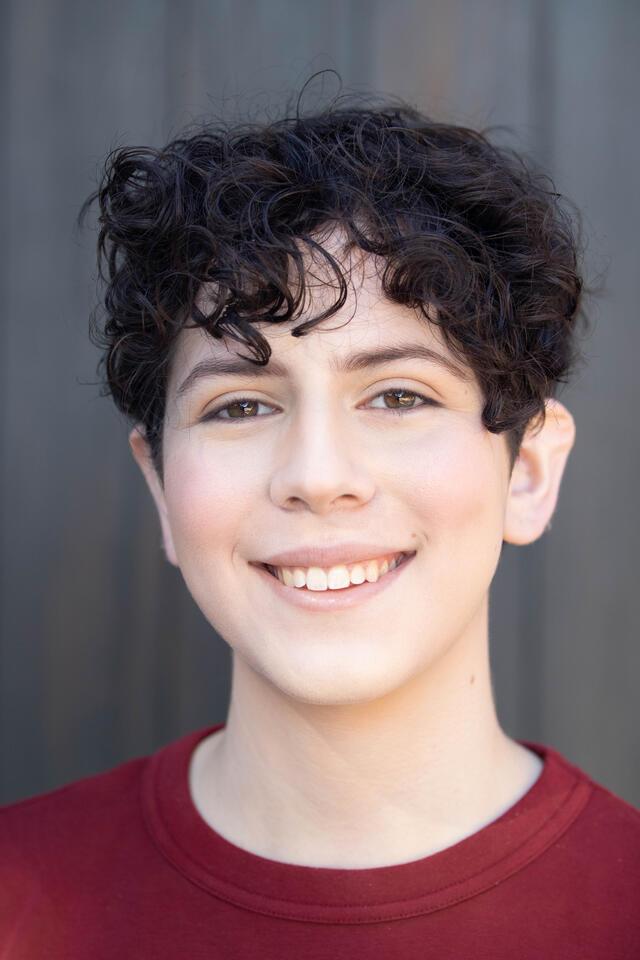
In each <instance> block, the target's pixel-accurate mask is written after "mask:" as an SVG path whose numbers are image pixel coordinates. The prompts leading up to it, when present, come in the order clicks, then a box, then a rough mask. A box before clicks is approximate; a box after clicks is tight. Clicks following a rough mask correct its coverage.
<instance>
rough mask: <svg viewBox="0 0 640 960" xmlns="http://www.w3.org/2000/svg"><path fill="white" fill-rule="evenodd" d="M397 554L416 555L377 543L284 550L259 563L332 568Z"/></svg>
mask: <svg viewBox="0 0 640 960" xmlns="http://www.w3.org/2000/svg"><path fill="white" fill-rule="evenodd" d="M397 553H415V550H405V549H403V548H402V547H385V546H381V545H380V544H377V543H342V544H339V545H337V546H333V547H303V548H300V549H298V550H284V551H283V552H282V553H274V554H272V556H270V557H265V559H264V560H259V561H256V562H258V563H267V564H269V566H271V567H324V568H328V567H332V566H337V565H338V564H345V565H346V564H350V563H358V562H359V561H363V562H365V561H367V560H377V559H378V557H388V556H390V555H392V554H397Z"/></svg>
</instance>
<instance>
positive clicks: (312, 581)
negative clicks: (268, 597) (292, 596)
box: [271, 553, 405, 591]
mask: <svg viewBox="0 0 640 960" xmlns="http://www.w3.org/2000/svg"><path fill="white" fill-rule="evenodd" d="M404 556H405V554H403V553H400V554H396V555H395V556H392V557H384V558H382V559H380V560H368V561H366V562H363V563H354V564H353V565H352V566H346V565H344V564H338V565H337V566H335V567H330V568H329V569H328V570H323V569H322V568H321V567H308V568H307V569H303V568H301V567H271V570H272V571H273V573H275V575H276V576H277V578H278V580H280V582H281V583H283V584H284V585H285V586H287V587H297V588H298V589H301V588H303V587H306V588H307V590H315V591H323V590H344V589H345V588H346V587H349V586H351V584H360V583H364V582H365V580H366V581H367V582H368V583H376V581H377V580H379V579H380V577H382V576H384V574H385V573H388V572H389V571H390V570H395V568H396V567H397V566H398V564H399V562H400V560H401V559H402V558H403V557H404Z"/></svg>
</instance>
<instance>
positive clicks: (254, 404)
mask: <svg viewBox="0 0 640 960" xmlns="http://www.w3.org/2000/svg"><path fill="white" fill-rule="evenodd" d="M380 397H382V398H383V401H384V399H385V398H386V397H392V398H393V400H392V403H395V404H397V406H390V407H389V406H383V407H373V408H372V409H374V410H376V409H377V410H385V411H387V412H388V413H399V414H403V413H410V412H411V411H412V410H415V409H417V407H424V406H434V407H439V406H441V404H440V403H439V402H438V401H437V400H433V399H432V398H431V397H425V396H424V395H423V394H421V393H416V392H415V390H405V389H404V388H403V387H397V388H391V389H389V390H383V391H382V392H381V393H378V394H376V395H375V397H373V400H377V399H378V398H380ZM415 400H419V401H421V402H420V403H418V404H416V403H415V402H414V401H415ZM258 407H271V404H268V403H263V402H262V401H261V400H256V399H255V397H238V398H237V399H235V400H231V401H229V402H228V403H225V404H224V405H223V406H220V407H216V408H215V409H214V410H211V411H210V412H209V413H207V414H206V415H205V416H204V417H202V421H201V422H203V423H204V422H206V421H207V420H255V419H257V409H258ZM271 409H274V408H273V407H272V408H271Z"/></svg>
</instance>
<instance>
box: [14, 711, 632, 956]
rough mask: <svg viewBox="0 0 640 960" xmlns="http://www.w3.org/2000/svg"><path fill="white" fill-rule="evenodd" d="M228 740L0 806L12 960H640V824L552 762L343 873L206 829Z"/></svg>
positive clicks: (198, 735)
mask: <svg viewBox="0 0 640 960" xmlns="http://www.w3.org/2000/svg"><path fill="white" fill-rule="evenodd" d="M220 726H221V724H217V725H216V726H210V727H207V728H206V729H203V730H198V731H195V732H193V733H190V734H189V735H187V736H185V737H182V738H181V739H179V740H176V741H174V742H173V743H170V744H169V745H168V746H166V747H164V748H163V749H161V750H159V751H158V752H157V753H155V754H153V755H152V756H150V757H148V758H142V759H136V760H132V761H129V762H128V763H124V764H122V765H121V766H119V767H116V768H115V769H113V770H110V771H108V772H106V773H103V774H99V775H97V776H93V777H87V778H85V779H83V780H78V781H76V782H74V783H71V784H69V785H68V786H66V787H62V788H60V789H58V790H54V791H52V792H50V793H48V794H43V795H41V796H38V797H33V798H31V799H29V800H23V801H21V802H19V803H14V804H11V805H9V806H5V807H3V808H2V809H0V958H2V960H27V958H28V960H35V958H38V960H63V958H64V960H76V958H83V960H84V958H86V960H101V958H107V957H108V958H118V960H124V958H134V957H135V958H136V960H138V958H140V960H168V958H171V960H205V958H206V960H214V958H225V960H284V958H289V957H291V958H295V960H364V958H377V960H395V958H398V960H413V958H418V957H419V958H421V960H425V958H434V960H449V958H451V960H453V958H455V960H485V958H486V960H556V958H557V960H578V958H579V960H591V958H594V960H595V958H598V960H605V958H606V960H623V958H624V960H631V958H639V957H640V811H638V810H636V809H635V808H634V807H632V806H630V805H629V804H628V803H626V802H625V801H624V800H622V799H620V798H619V797H617V796H615V795H614V794H612V793H611V792H610V791H608V790H606V789H605V788H604V787H602V786H600V785H598V784H597V783H594V781H593V780H591V778H590V777H589V776H587V774H585V773H584V772H582V771H581V770H580V769H578V768H577V767H575V766H574V765H572V764H570V763H569V762H568V761H567V760H566V759H564V758H563V757H562V756H561V755H560V754H559V753H558V752H557V751H555V750H553V749H552V748H550V747H547V746H541V745H540V744H535V743H531V742H529V741H524V740H521V741H519V742H520V743H522V744H523V745H524V746H527V747H529V748H530V749H532V750H534V751H535V752H536V753H538V754H539V755H540V756H541V757H542V758H543V760H544V767H543V769H542V772H541V773H540V776H539V777H538V779H537V781H536V782H535V783H534V784H533V786H532V787H531V788H530V789H529V791H528V792H527V793H526V794H525V795H524V796H523V797H522V798H521V799H520V800H519V801H518V802H517V803H515V804H514V805H513V806H512V807H511V808H510V809H509V810H507V811H506V813H503V814H502V815H501V816H500V817H499V818H498V819H497V820H494V821H493V822H492V823H490V824H488V825H487V826H486V827H483V829H481V830H479V831H478V832H477V833H475V834H473V835H472V836H470V837H467V838H465V839H464V840H462V841H460V842H459V843H456V844H454V845H453V846H451V847H448V848H447V849H445V850H441V851H440V852H438V853H435V854H432V855H431V856H428V857H425V858H423V859H420V860H414V861H412V862H410V863H403V864H399V865H395V866H390V867H375V868H370V869H357V870H338V869H333V868H325V867H305V866H295V865H293V864H286V863H280V862H277V861H274V860H269V859H265V858H263V857H259V856H256V855H255V854H252V853H249V852H247V851H245V850H242V849H241V848H239V847H236V846H235V845H233V844H232V843H229V841H227V840H225V839H224V838H223V837H221V836H220V835H219V834H217V833H215V832H214V831H213V830H212V829H211V827H209V826H208V825H207V824H206V823H205V821H204V820H203V819H202V817H201V816H200V815H199V813H198V811H197V809H196V807H195V806H194V804H193V803H192V800H191V796H190V793H189V788H188V768H189V760H190V757H191V754H192V751H193V749H194V748H195V746H196V744H197V743H198V742H199V741H200V740H201V739H202V738H203V737H205V736H207V735H208V734H209V733H211V732H212V731H213V730H216V729H219V728H220ZM372 842H374V840H373V839H372Z"/></svg>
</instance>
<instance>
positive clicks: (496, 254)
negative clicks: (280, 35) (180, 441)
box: [80, 97, 586, 482]
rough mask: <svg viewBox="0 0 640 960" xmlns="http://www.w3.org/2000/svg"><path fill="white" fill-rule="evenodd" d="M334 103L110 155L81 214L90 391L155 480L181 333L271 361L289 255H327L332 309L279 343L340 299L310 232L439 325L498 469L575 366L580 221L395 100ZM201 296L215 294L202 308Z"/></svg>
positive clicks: (523, 175)
mask: <svg viewBox="0 0 640 960" xmlns="http://www.w3.org/2000/svg"><path fill="white" fill-rule="evenodd" d="M346 99H347V101H348V102H346V103H345V97H342V98H338V99H337V100H334V101H333V102H332V103H331V104H330V105H329V106H326V107H324V108H322V109H320V110H317V111H316V112H313V113H311V114H309V115H306V116H303V115H300V113H299V111H297V112H296V114H295V115H294V116H284V117H282V118H280V119H275V120H273V119H272V120H268V121H265V122H260V123H259V122H255V121H252V122H235V123H229V122H226V121H222V120H216V121H215V122H209V123H204V124H199V125H198V126H197V128H194V129H192V130H191V131H189V133H188V134H187V133H185V134H183V135H182V136H181V137H178V138H177V139H174V140H172V141H171V142H170V143H168V144H167V145H166V146H164V147H162V148H160V149H156V148H152V147H119V148H116V149H114V150H112V151H111V153H110V154H109V156H108V158H107V160H106V162H105V166H104V170H103V172H102V178H101V181H100V183H99V186H98V189H97V190H96V191H95V192H94V193H92V194H91V196H90V197H89V198H88V199H87V200H86V201H85V204H84V205H83V208H82V211H81V215H80V218H81V220H82V218H83V217H84V214H85V213H86V212H87V210H88V209H89V207H90V206H91V205H92V203H93V202H94V201H95V200H96V199H98V201H99V209H100V216H99V224H100V230H99V237H98V263H99V270H100V277H101V278H102V280H103V281H104V282H105V284H106V291H105V296H104V308H105V309H104V313H105V314H106V316H105V319H104V324H103V326H102V327H100V326H99V324H98V322H97V315H98V312H99V311H96V313H94V315H93V317H92V322H91V335H92V341H93V342H94V343H95V344H96V345H98V346H99V347H100V348H101V349H102V351H103V353H102V355H101V360H100V363H99V370H100V369H101V368H102V369H103V373H104V374H105V376H104V383H105V393H106V394H107V395H111V396H112V397H113V400H114V401H115V403H116V405H117V407H118V409H119V410H120V411H121V412H123V413H124V414H126V415H127V416H128V417H131V418H132V419H133V420H134V422H136V423H138V424H142V425H143V426H144V428H145V432H146V436H147V439H148V441H149V444H150V450H151V457H152V461H153V463H154V466H155V468H156V471H157V472H158V475H159V478H160V481H161V482H162V480H163V458H162V440H163V426H164V420H165V402H166V386H167V382H168V374H169V370H170V365H171V359H172V356H173V350H172V348H173V345H174V343H175V340H176V338H177V335H178V333H179V332H180V330H181V329H182V328H184V327H185V326H190V327H196V326H201V327H203V328H205V329H206V330H207V332H208V333H209V334H210V335H211V336H213V337H216V338H218V339H220V338H222V337H223V336H225V335H226V336H229V337H231V338H232V339H233V340H236V341H239V342H242V343H244V344H246V345H247V346H248V347H249V348H250V350H251V351H252V352H253V356H252V357H251V358H250V359H252V360H253V362H255V363H256V364H261V365H264V364H266V363H268V359H269V356H270V354H271V349H270V346H269V343H268V341H267V340H266V339H265V338H264V337H263V336H262V335H261V334H260V333H259V332H258V331H257V329H256V328H255V326H254V321H257V320H260V321H265V320H268V321H270V322H273V323H278V322H284V321H287V320H290V319H296V318H297V317H299V316H300V313H301V311H302V310H303V309H304V305H305V303H306V293H305V291H306V286H307V284H308V278H305V269H304V260H303V253H302V250H303V249H307V250H308V251H309V250H310V251H313V252H315V254H314V255H319V256H320V257H321V258H323V259H324V261H326V264H327V265H328V267H329V269H330V271H331V272H332V273H331V275H334V276H335V277H336V281H337V284H336V286H335V288H334V289H336V298H335V301H334V302H333V303H332V304H331V305H330V306H329V307H328V308H327V309H326V310H325V311H324V312H322V313H321V314H319V315H317V316H314V317H313V318H312V319H310V320H307V321H306V322H303V323H301V324H299V325H298V326H297V327H295V328H294V329H293V330H292V335H293V336H303V335H304V334H305V333H306V332H307V331H308V330H309V329H311V328H312V327H313V326H315V325H316V324H317V323H319V322H320V321H321V320H323V319H325V318H326V317H329V316H331V315H332V314H333V313H335V312H336V311H337V310H338V309H339V308H340V307H341V306H343V304H344V303H345V300H346V296H347V292H348V291H347V281H346V279H345V272H344V269H343V265H342V264H341V263H339V262H338V261H337V260H336V259H335V258H334V257H333V256H332V255H331V253H330V252H329V251H328V250H327V249H325V248H324V247H323V246H322V243H321V242H320V240H321V239H322V232H323V230H324V229H325V228H331V227H334V226H337V227H341V228H342V230H343V231H344V234H346V238H347V241H348V249H352V248H354V247H358V248H361V250H362V251H364V252H366V253H371V254H375V255H377V256H378V257H381V258H382V261H378V262H379V263H382V264H383V265H384V266H383V268H381V269H380V270H379V277H380V281H381V287H382V290H383V293H384V294H385V295H386V297H388V298H389V299H390V300H392V301H394V302H396V303H399V304H404V305H406V306H409V307H414V308H418V309H419V310H420V311H421V312H422V313H423V314H424V316H425V318H427V319H428V320H429V321H430V322H432V323H434V322H435V323H436V324H437V325H438V326H439V328H440V330H441V333H442V336H443V340H444V343H445V344H446V346H447V347H448V348H449V349H450V350H451V352H452V354H453V355H454V357H455V358H456V359H458V360H459V361H462V363H463V364H465V365H466V366H467V367H469V368H471V370H472V371H473V372H474V374H475V375H476V377H477V379H478V382H479V384H480V386H481V388H482V392H483V398H484V401H485V402H484V408H483V411H482V421H483V424H484V426H485V427H486V429H487V430H489V431H491V432H492V433H502V432H506V433H507V438H506V439H507V445H508V450H509V454H510V461H511V469H513V464H514V463H515V460H516V458H517V456H518V452H519V450H520V445H521V442H522V438H523V436H524V433H525V430H526V429H527V427H528V426H529V424H530V423H531V422H532V421H534V420H540V421H541V425H542V423H544V418H545V399H546V398H547V397H550V396H552V395H553V394H554V392H555V389H556V386H557V384H558V383H561V382H563V383H566V382H567V379H568V375H569V374H570V373H571V372H573V369H574V367H575V366H576V364H577V362H578V361H579V360H580V359H581V358H580V355H579V353H578V349H577V346H576V320H577V319H578V318H580V317H582V318H584V313H583V311H582V309H581V306H580V301H581V291H582V285H583V284H582V279H581V277H580V275H579V272H578V259H579V256H580V252H581V251H580V245H579V221H578V219H577V218H576V217H575V216H572V213H570V212H569V210H568V205H567V204H566V202H565V201H564V200H563V198H562V197H561V196H560V195H559V194H558V193H557V192H556V191H555V189H554V187H553V183H552V182H551V181H550V179H549V178H548V177H546V176H545V175H543V174H541V173H539V172H537V171H536V170H535V169H534V167H533V165H532V164H531V162H530V161H525V160H524V159H523V157H522V156H521V155H520V154H519V153H518V152H516V151H514V150H510V149H507V148H505V147H499V146H497V145H495V144H492V143H491V142H490V141H489V139H488V136H487V134H485V133H480V132H477V131H474V130H471V129H467V128H465V127H462V126H457V125H453V124H448V123H440V122H435V121H433V120H431V119H429V118H428V117H427V116H425V115H423V114H422V113H420V112H419V111H418V110H417V109H415V108H414V107H412V106H410V105H408V104H407V103H406V102H404V101H402V100H399V99H397V98H391V99H390V98H386V99H383V101H382V102H379V101H378V102H377V101H372V100H371V99H367V98H364V97H360V98H358V99H356V102H354V101H353V99H352V98H346ZM345 249H346V248H345ZM212 282H213V283H212ZM203 283H212V286H213V287H214V288H215V290H216V291H217V293H216V295H215V297H214V298H213V299H212V301H211V309H210V310H209V309H208V310H207V313H206V315H205V314H204V313H203V312H202V311H201V310H200V309H199V307H198V305H197V303H196V300H197V297H198V293H199V291H200V289H201V287H202V284H203ZM331 286H332V287H333V284H331ZM430 307H431V308H435V310H436V311H437V313H436V317H435V320H434V318H433V310H432V309H430ZM584 319H586V318H584Z"/></svg>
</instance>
